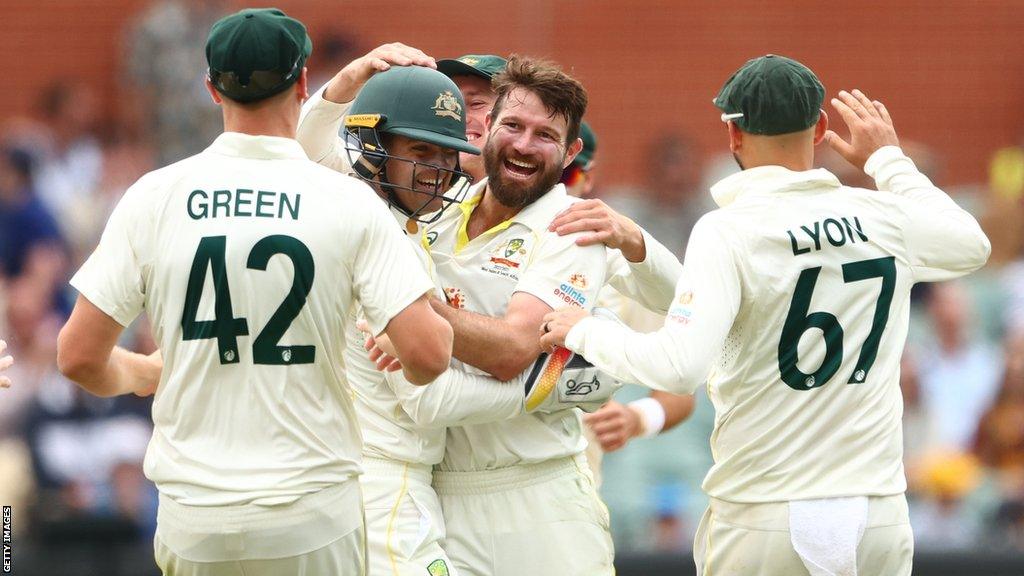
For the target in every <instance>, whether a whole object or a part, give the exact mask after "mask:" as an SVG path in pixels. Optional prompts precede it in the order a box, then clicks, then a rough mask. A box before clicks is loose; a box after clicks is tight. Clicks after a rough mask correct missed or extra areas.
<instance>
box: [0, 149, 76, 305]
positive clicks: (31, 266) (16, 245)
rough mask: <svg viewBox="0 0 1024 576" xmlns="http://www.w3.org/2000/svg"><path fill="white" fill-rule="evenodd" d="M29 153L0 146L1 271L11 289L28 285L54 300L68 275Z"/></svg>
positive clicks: (59, 238)
mask: <svg viewBox="0 0 1024 576" xmlns="http://www.w3.org/2000/svg"><path fill="white" fill-rule="evenodd" d="M33 164H34V159H33V158H32V156H31V155H30V154H29V153H28V152H26V151H25V150H22V149H18V148H12V147H4V148H0V276H2V277H3V278H5V279H6V281H7V283H8V285H9V287H10V289H11V290H12V291H17V292H18V293H21V291H20V290H17V288H16V285H17V284H26V285H28V286H30V288H29V291H30V292H38V293H39V294H41V295H43V296H44V297H46V298H48V299H49V300H50V301H54V300H55V298H56V294H57V291H58V289H59V287H60V286H61V285H63V282H64V279H65V277H66V275H67V267H68V262H67V255H66V251H65V247H64V240H63V237H62V236H61V233H60V229H59V227H58V225H57V222H56V220H55V219H54V217H53V215H52V214H51V213H50V211H49V210H48V209H47V208H46V206H45V205H44V204H43V203H42V202H41V201H40V199H39V197H38V196H37V195H36V192H35V189H34V187H33V184H32V176H33Z"/></svg>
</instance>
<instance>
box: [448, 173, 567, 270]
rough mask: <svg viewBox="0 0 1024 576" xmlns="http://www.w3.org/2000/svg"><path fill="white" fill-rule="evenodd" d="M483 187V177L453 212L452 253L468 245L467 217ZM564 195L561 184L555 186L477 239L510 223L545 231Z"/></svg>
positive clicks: (493, 232)
mask: <svg viewBox="0 0 1024 576" xmlns="http://www.w3.org/2000/svg"><path fill="white" fill-rule="evenodd" d="M486 188H487V179H486V178H485V179H483V180H481V181H480V182H478V183H476V184H474V185H473V187H472V188H470V190H469V194H467V195H466V196H467V197H466V199H465V200H463V201H462V202H461V203H460V204H459V209H458V210H457V211H456V212H457V214H458V215H459V227H458V231H457V233H456V239H455V251H456V252H459V251H460V250H462V249H463V248H464V247H465V246H466V244H469V235H468V234H467V231H466V228H467V226H468V225H469V217H470V215H471V214H472V213H473V210H475V209H476V207H477V206H478V205H479V204H480V201H481V200H482V199H483V197H484V190H486ZM568 195H569V194H568V193H567V192H566V190H565V185H564V184H556V185H555V186H554V187H553V188H552V189H551V190H548V191H547V192H546V193H545V194H544V195H543V196H541V197H540V198H538V199H537V200H536V201H534V202H533V203H532V204H530V205H529V206H527V207H525V208H523V209H522V210H520V211H519V212H517V213H516V215H515V216H513V217H511V218H509V219H508V220H505V221H503V222H499V223H498V224H495V225H494V226H493V227H491V229H490V230H486V231H485V232H484V233H483V234H481V236H490V235H492V234H496V233H498V232H501V231H502V230H505V229H507V228H508V227H509V226H511V225H512V224H522V225H523V226H526V227H527V228H529V229H530V230H531V231H533V232H536V231H537V230H546V229H547V227H548V224H550V223H551V221H552V220H553V219H554V216H555V214H557V213H558V212H559V211H560V210H561V207H562V206H563V205H564V204H565V199H566V197H567V196H568Z"/></svg>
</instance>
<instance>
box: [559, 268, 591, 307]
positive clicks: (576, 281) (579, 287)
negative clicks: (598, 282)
mask: <svg viewBox="0 0 1024 576" xmlns="http://www.w3.org/2000/svg"><path fill="white" fill-rule="evenodd" d="M586 286H587V279H586V277H585V276H583V275H582V274H573V275H572V276H570V277H569V281H568V282H563V283H562V284H560V285H559V286H558V288H555V296H557V297H559V298H561V299H562V301H563V302H565V303H566V304H572V305H573V306H579V307H581V308H582V307H583V306H584V305H586V303H587V295H586V294H584V293H583V289H584V288H586Z"/></svg>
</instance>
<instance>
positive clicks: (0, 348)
mask: <svg viewBox="0 0 1024 576" xmlns="http://www.w3.org/2000/svg"><path fill="white" fill-rule="evenodd" d="M6 351H7V341H6V340H0V354H3V353H4V352H6ZM12 364H14V357H13V356H11V355H10V354H8V355H7V356H4V357H3V358H0V388H10V387H11V378H10V377H9V376H4V375H3V373H4V372H6V371H7V369H8V368H10V367H11V365H12Z"/></svg>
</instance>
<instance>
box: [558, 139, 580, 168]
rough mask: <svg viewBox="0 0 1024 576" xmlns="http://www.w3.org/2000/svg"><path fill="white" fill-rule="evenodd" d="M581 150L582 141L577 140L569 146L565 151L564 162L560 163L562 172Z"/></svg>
mask: <svg viewBox="0 0 1024 576" xmlns="http://www.w3.org/2000/svg"><path fill="white" fill-rule="evenodd" d="M581 150H583V139H582V138H577V139H576V141H575V142H573V143H572V144H570V145H569V149H568V150H566V151H565V161H564V162H562V170H565V169H566V168H568V167H569V164H572V161H573V160H575V159H576V155H577V154H579V153H580V151H581Z"/></svg>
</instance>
